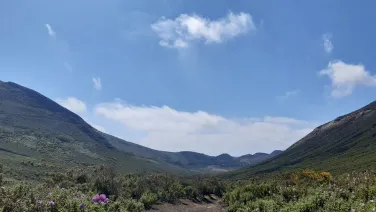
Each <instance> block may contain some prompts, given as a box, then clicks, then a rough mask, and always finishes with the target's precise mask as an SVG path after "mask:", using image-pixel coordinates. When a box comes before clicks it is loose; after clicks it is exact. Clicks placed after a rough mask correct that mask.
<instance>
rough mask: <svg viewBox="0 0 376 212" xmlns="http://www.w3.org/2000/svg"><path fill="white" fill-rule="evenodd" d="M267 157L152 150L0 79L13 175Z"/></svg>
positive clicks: (221, 165)
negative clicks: (94, 167)
mask: <svg viewBox="0 0 376 212" xmlns="http://www.w3.org/2000/svg"><path fill="white" fill-rule="evenodd" d="M277 153H278V152H277ZM273 156H274V155H273ZM270 157H272V155H269V154H266V153H257V154H255V155H245V156H241V157H238V158H237V157H232V156H230V155H228V154H222V155H219V156H217V157H213V156H208V155H205V154H201V153H196V152H187V151H186V152H176V153H175V152H165V151H157V150H153V149H150V148H147V147H144V146H141V145H137V144H134V143H131V142H127V141H124V140H122V139H119V138H116V137H114V136H111V135H108V134H105V133H102V132H99V131H97V130H96V129H94V128H93V127H92V126H90V125H89V124H87V123H86V122H85V121H84V120H83V119H82V118H81V117H79V116H78V115H76V114H74V113H72V112H71V111H69V110H67V109H66V108H64V107H62V106H60V105H59V104H57V103H56V102H54V101H52V100H50V99H49V98H47V97H45V96H43V95H41V94H40V93H38V92H36V91H33V90H31V89H28V88H26V87H23V86H20V85H18V84H15V83H12V82H6V83H5V82H0V159H1V163H4V164H5V165H6V168H9V170H11V171H12V175H14V173H16V174H15V175H16V176H19V177H20V178H21V177H26V176H34V178H38V177H37V175H38V173H41V171H42V172H44V171H56V170H60V171H61V170H65V169H67V168H70V167H72V166H82V167H87V166H90V165H96V164H103V163H104V164H109V165H112V166H115V167H116V168H117V169H118V170H120V171H137V170H140V169H141V170H147V171H159V172H174V173H187V172H190V171H212V170H221V171H223V170H232V169H236V168H240V167H245V166H247V165H251V164H255V163H258V162H261V161H262V160H265V159H268V158H270ZM30 173H32V174H31V175H30Z"/></svg>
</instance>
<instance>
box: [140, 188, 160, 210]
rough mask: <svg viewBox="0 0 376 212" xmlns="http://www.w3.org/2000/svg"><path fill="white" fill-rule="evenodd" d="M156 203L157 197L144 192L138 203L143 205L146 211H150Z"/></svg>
mask: <svg viewBox="0 0 376 212" xmlns="http://www.w3.org/2000/svg"><path fill="white" fill-rule="evenodd" d="M157 201H158V196H157V195H156V194H154V193H151V192H145V193H143V194H142V196H141V198H140V202H141V203H142V204H144V206H145V208H146V209H150V208H151V206H152V205H155V204H156V203H157Z"/></svg>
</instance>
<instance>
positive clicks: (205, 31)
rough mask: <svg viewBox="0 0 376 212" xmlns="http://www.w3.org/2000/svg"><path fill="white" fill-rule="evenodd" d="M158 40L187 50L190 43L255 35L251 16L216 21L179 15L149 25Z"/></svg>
mask: <svg viewBox="0 0 376 212" xmlns="http://www.w3.org/2000/svg"><path fill="white" fill-rule="evenodd" d="M151 28H152V30H153V31H154V32H155V33H157V35H158V36H159V38H160V39H161V40H160V42H159V44H160V45H161V46H163V47H169V48H177V49H181V48H187V47H189V46H190V45H191V43H192V42H194V41H199V40H203V41H204V42H205V43H222V42H224V41H226V40H229V39H231V38H234V37H236V36H239V35H241V34H245V33H247V32H249V31H255V30H256V27H255V24H254V23H253V20H252V16H251V15H250V14H248V13H238V14H234V13H231V12H230V13H229V14H228V15H227V16H226V17H223V18H221V19H218V20H210V19H206V18H203V17H201V16H198V15H196V14H193V15H187V14H181V15H180V16H179V17H177V18H175V19H167V18H165V17H161V18H160V19H159V20H158V21H157V22H155V23H153V24H152V25H151Z"/></svg>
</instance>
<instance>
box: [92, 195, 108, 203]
mask: <svg viewBox="0 0 376 212" xmlns="http://www.w3.org/2000/svg"><path fill="white" fill-rule="evenodd" d="M92 200H93V202H94V203H101V204H106V203H107V202H108V198H107V197H106V195H105V194H100V195H99V194H96V195H94V197H93V199H92Z"/></svg>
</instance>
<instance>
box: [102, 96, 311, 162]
mask: <svg viewBox="0 0 376 212" xmlns="http://www.w3.org/2000/svg"><path fill="white" fill-rule="evenodd" d="M95 113H96V115H97V116H99V117H104V118H106V120H112V121H113V125H114V126H115V125H116V126H119V124H118V123H121V125H122V126H123V130H122V131H127V132H128V133H127V135H120V134H121V133H118V135H120V137H124V138H125V139H127V138H128V137H134V136H132V135H131V134H132V133H133V134H137V135H141V136H138V138H137V139H136V140H132V141H134V142H137V143H139V144H141V145H145V146H148V147H151V148H154V149H159V150H167V151H182V150H190V151H197V152H203V153H206V154H210V155H218V154H221V153H224V152H226V153H230V154H232V155H241V154H247V153H254V152H270V151H272V150H274V149H285V148H287V147H288V146H290V145H291V144H292V143H294V142H296V141H297V140H299V139H300V138H302V137H303V136H304V135H306V134H307V133H309V132H310V131H311V130H312V128H313V126H312V125H311V124H310V123H308V122H306V121H300V120H296V119H292V118H286V117H270V116H266V117H263V118H242V119H228V118H225V117H222V116H219V115H214V114H209V113H207V112H203V111H197V112H183V111H177V110H174V109H172V108H170V107H168V106H163V107H153V106H150V107H146V106H142V107H141V106H140V107H138V106H132V105H127V104H123V103H121V102H110V103H103V104H99V105H97V106H96V108H95ZM111 133H114V134H116V132H111Z"/></svg>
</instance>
